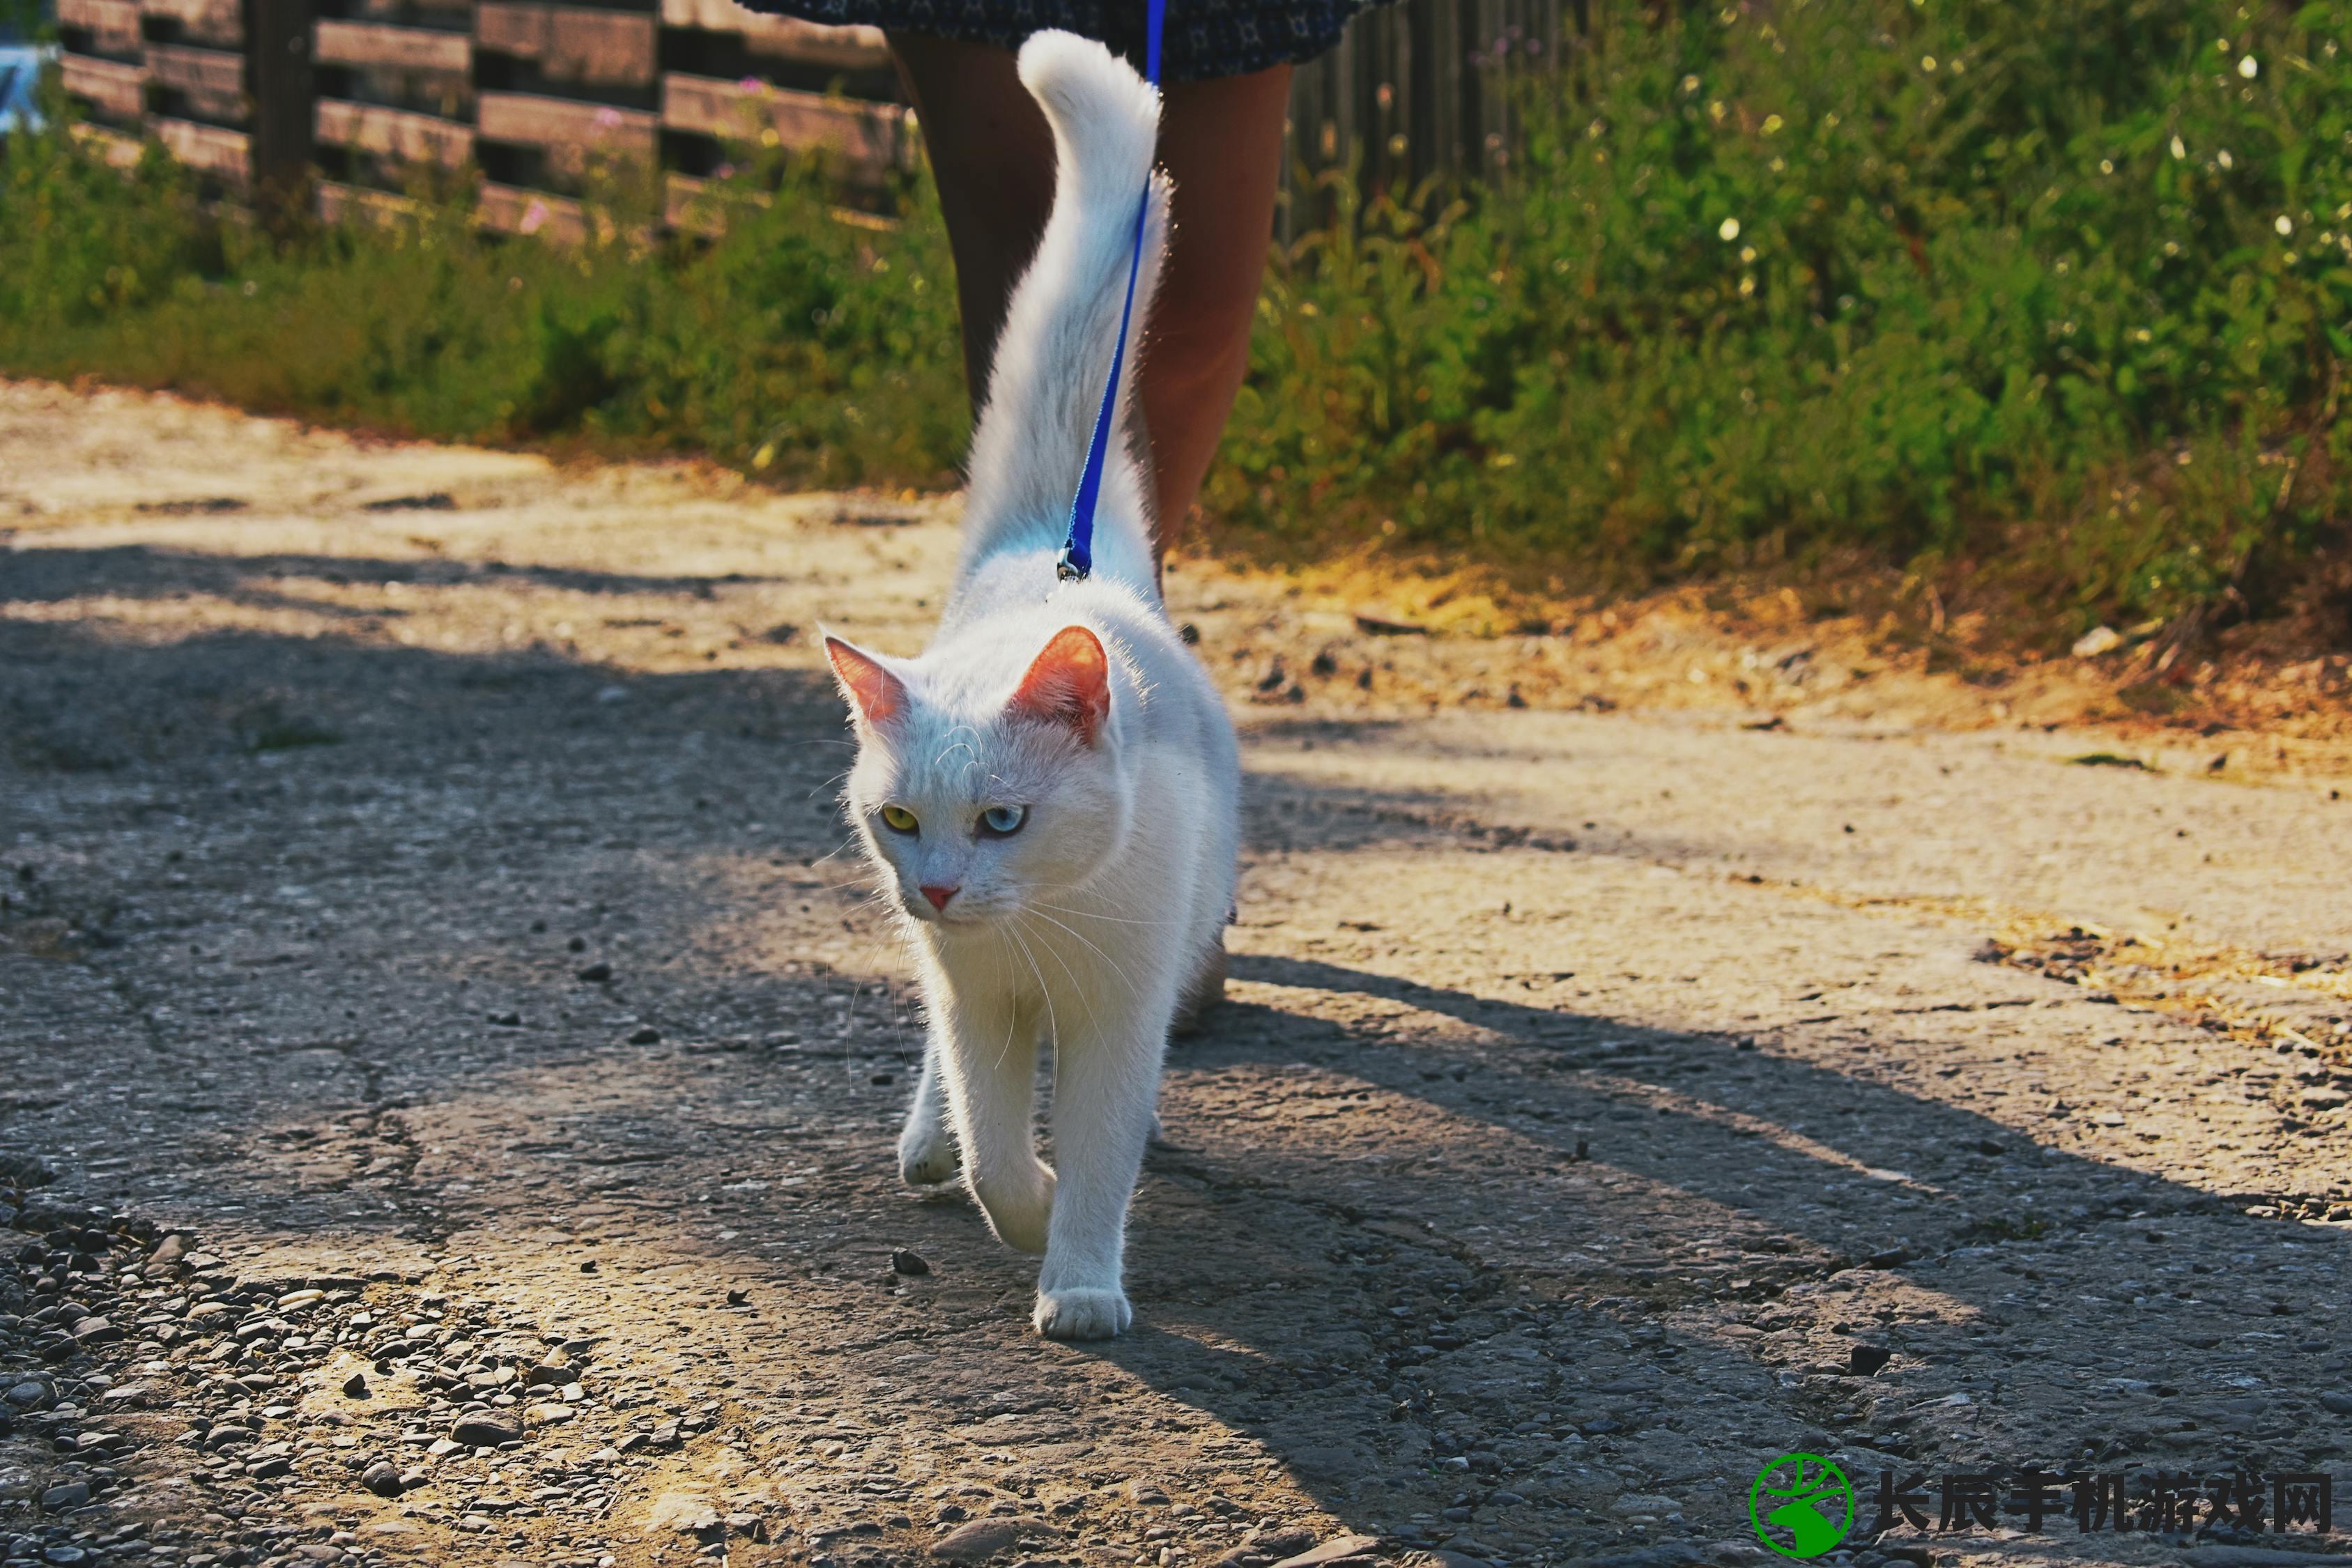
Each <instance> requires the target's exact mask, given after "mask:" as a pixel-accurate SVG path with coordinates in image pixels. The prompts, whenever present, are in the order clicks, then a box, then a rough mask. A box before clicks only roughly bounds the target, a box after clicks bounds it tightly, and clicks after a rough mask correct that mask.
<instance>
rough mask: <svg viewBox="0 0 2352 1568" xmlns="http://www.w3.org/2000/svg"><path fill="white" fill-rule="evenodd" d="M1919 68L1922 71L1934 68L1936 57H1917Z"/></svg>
mask: <svg viewBox="0 0 2352 1568" xmlns="http://www.w3.org/2000/svg"><path fill="white" fill-rule="evenodd" d="M1919 68H1920V69H1921V70H1923V71H1932V70H1934V69H1935V68H1936V57H1935V56H1933V55H1921V56H1920V57H1919Z"/></svg>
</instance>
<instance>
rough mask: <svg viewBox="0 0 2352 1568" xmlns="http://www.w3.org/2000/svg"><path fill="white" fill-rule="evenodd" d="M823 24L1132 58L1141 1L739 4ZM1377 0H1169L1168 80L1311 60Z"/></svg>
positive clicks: (774, 0) (763, 0)
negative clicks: (1065, 40) (1070, 43)
mask: <svg viewBox="0 0 2352 1568" xmlns="http://www.w3.org/2000/svg"><path fill="white" fill-rule="evenodd" d="M745 3H746V4H748V5H750V6H751V9H752V10H755V11H771V12H777V13H781V14H782V15H784V16H798V17H800V18H802V19H803V20H804V21H810V22H821V23H824V24H825V25H826V26H836V27H838V26H852V25H854V24H860V23H862V24H864V25H866V26H873V27H889V28H895V29H898V30H900V31H904V32H908V33H928V34H930V35H931V36H933V37H942V38H961V39H964V40H965V41H967V42H970V43H978V44H1000V45H1003V47H1006V48H1017V47H1020V44H1021V41H1022V40H1023V39H1024V38H1026V37H1028V36H1029V35H1030V34H1032V33H1034V32H1038V31H1041V30H1043V29H1045V28H1047V27H1059V28H1062V29H1063V30H1065V31H1066V32H1072V33H1083V34H1084V35H1086V36H1087V37H1090V38H1099V39H1101V40H1102V41H1103V42H1104V43H1106V44H1108V45H1109V46H1110V47H1112V48H1114V49H1117V50H1118V51H1119V52H1120V53H1121V54H1124V55H1126V56H1128V57H1129V58H1131V59H1133V60H1136V61H1138V62H1140V61H1141V60H1142V58H1143V0H745ZM1372 3H1376V0H1168V32H1167V36H1166V38H1165V40H1164V43H1165V47H1166V51H1167V58H1166V59H1165V60H1164V61H1163V66H1164V70H1163V73H1162V74H1163V75H1165V76H1166V78H1167V79H1169V80H1170V81H1195V80H1198V79H1201V78H1202V77H1213V76H1241V75H1244V74H1245V73H1247V72H1249V71H1255V70H1264V69H1265V68H1266V67H1268V66H1277V65H1295V64H1297V63H1299V62H1300V61H1303V60H1310V59H1313V58H1315V57H1316V56H1317V55H1319V54H1321V53H1322V52H1323V51H1324V50H1326V49H1328V48H1329V47H1331V46H1332V45H1333V44H1335V43H1338V42H1339V32H1340V29H1341V28H1343V27H1345V26H1347V25H1348V18H1349V17H1350V16H1354V15H1355V14H1356V13H1357V12H1358V11H1360V10H1362V9H1363V8H1364V6H1365V5H1367V4H1372Z"/></svg>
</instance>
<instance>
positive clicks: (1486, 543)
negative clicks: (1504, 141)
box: [1214, 0, 2352, 625]
mask: <svg viewBox="0 0 2352 1568" xmlns="http://www.w3.org/2000/svg"><path fill="white" fill-rule="evenodd" d="M1771 14H1772V19H1771V20H1770V21H1769V22H1767V21H1764V20H1761V19H1759V16H1757V15H1755V14H1753V13H1748V12H1743V11H1741V10H1738V9H1736V8H1727V9H1725V10H1723V11H1721V12H1720V13H1716V12H1713V11H1709V12H1706V13H1703V14H1702V19H1695V20H1692V21H1690V22H1688V23H1687V24H1681V25H1674V26H1667V27H1664V28H1662V29H1660V30H1657V31H1654V32H1652V31H1642V30H1634V31H1630V32H1625V33H1620V34H1616V35H1612V36H1611V37H1607V38H1605V39H1603V40H1601V41H1600V42H1599V45H1598V47H1592V48H1591V49H1588V50H1584V51H1581V52H1580V54H1579V56H1578V58H1576V59H1575V60H1574V61H1573V62H1572V64H1571V65H1570V68H1569V70H1568V71H1567V73H1566V78H1565V81H1564V83H1563V84H1562V85H1563V88H1564V90H1557V91H1553V92H1551V93H1549V95H1548V97H1547V98H1546V100H1543V101H1540V102H1538V103H1534V104H1531V105H1529V106H1528V109H1529V110H1530V118H1531V120H1532V122H1533V127H1534V129H1533V133H1532V136H1531V139H1530V142H1529V144H1528V146H1527V148H1526V149H1525V151H1524V153H1522V154H1521V155H1520V156H1518V157H1517V159H1516V160H1515V166H1514V167H1513V168H1512V169H1511V170H1510V171H1508V173H1507V175H1506V176H1505V177H1504V178H1502V179H1501V180H1500V181H1499V182H1498V183H1497V184H1496V186H1495V187H1494V188H1493V189H1491V190H1490V191H1489V192H1487V193H1486V194H1485V195H1483V196H1480V197H1478V198H1477V199H1476V201H1475V205H1455V206H1454V207H1452V208H1450V209H1448V210H1446V211H1444V212H1443V213H1441V214H1439V215H1438V216H1435V217H1434V218H1433V219H1425V218H1424V216H1423V214H1424V213H1425V212H1426V210H1427V208H1426V205H1425V204H1416V203H1412V202H1403V203H1397V202H1386V201H1384V202H1381V203H1377V204H1374V205H1373V206H1372V207H1371V209H1370V211H1368V212H1365V213H1363V214H1361V215H1350V214H1349V212H1348V208H1349V206H1350V205H1351V203H1352V199H1353V198H1352V196H1351V195H1350V194H1349V192H1348V191H1347V190H1346V188H1345V186H1344V184H1339V183H1337V182H1327V184H1338V188H1337V189H1336V191H1334V192H1333V198H1334V199H1335V200H1336V202H1337V204H1338V206H1339V209H1340V213H1341V216H1343V217H1346V216H1360V219H1361V227H1362V230H1363V233H1362V237H1360V238H1357V237H1351V236H1350V235H1349V233H1348V231H1347V229H1346V228H1345V226H1342V227H1341V228H1339V229H1338V230H1335V231H1331V232H1321V233H1317V234H1313V235H1311V236H1309V237H1308V238H1307V240H1306V241H1305V242H1304V243H1303V244H1301V245H1300V246H1298V247H1297V248H1296V249H1295V251H1294V252H1293V253H1292V254H1290V255H1289V256H1288V257H1286V258H1283V259H1282V260H1281V262H1280V263H1279V264H1278V266H1277V268H1276V276H1275V278H1274V280H1273V281H1272V283H1271V284H1270V285H1269V287H1268V289H1267V290H1266V294H1265V310H1264V315H1263V319H1262V321H1261V331H1259V333H1258V336H1257V339H1256V344H1255V357H1254V364H1253V374H1252V376H1251V380H1250V384H1249V386H1248V388H1247V389H1246V390H1245V391H1244V410H1243V416H1242V417H1240V418H1237V419H1236V420H1235V421H1234V435H1233V437H1232V438H1231V440H1230V442H1229V444H1228V448H1227V456H1228V458H1229V459H1230V462H1229V464H1228V465H1227V467H1226V468H1225V470H1224V472H1223V475H1222V476H1221V478H1220V479H1219V480H1218V482H1217V488H1216V489H1215V491H1214V499H1215V500H1216V501H1217V502H1218V503H1219V504H1220V505H1221V507H1222V509H1223V510H1225V511H1226V512H1227V513H1228V514H1229V515H1232V516H1235V517H1239V518H1243V519H1245V520H1250V521H1255V523H1256V524H1257V525H1258V526H1259V527H1261V528H1263V529H1265V530H1266V531H1269V532H1270V533H1272V534H1274V535H1276V536H1277V537H1279V536H1286V535H1294V534H1297V533H1298V532H1299V531H1307V532H1309V533H1320V534H1325V535H1332V534H1336V535H1339V536H1349V535H1357V536H1360V535H1361V534H1362V533H1363V531H1365V530H1367V529H1371V528H1377V529H1380V530H1381V531H1385V532H1387V533H1389V534H1391V535H1393V536H1395V537H1396V538H1397V539H1398V540H1399V541H1400V542H1402V543H1404V544H1406V545H1408V546H1417V547H1421V548H1423V549H1424V550H1426V551H1430V552H1453V551H1456V550H1459V549H1461V548H1463V547H1464V546H1465V545H1471V544H1475V545H1478V546H1480V547H1481V553H1486V554H1494V553H1496V552H1500V553H1501V554H1503V555H1505V556H1506V557H1508V558H1516V559H1517V560H1518V561H1520V562H1522V563H1528V564H1531V565H1534V566H1538V567H1542V568H1545V569H1548V570H1550V571H1552V572H1555V573H1559V572H1562V571H1572V573H1573V574H1574V575H1576V576H1578V577H1580V578H1581V579H1583V580H1586V581H1591V580H1592V579H1593V578H1595V577H1596V576H1598V577H1599V578H1600V579H1601V580H1602V581H1613V582H1615V583H1618V584H1631V583H1640V582H1647V581H1651V580H1654V579H1655V578H1657V577H1659V576H1661V575H1665V574H1684V573H1689V572H1693V571H1700V572H1705V571H1713V570H1720V569H1723V568H1726V567H1737V566H1741V565H1748V564H1754V563H1759V562H1766V561H1770V560H1772V559H1775V558H1777V557H1780V556H1785V555H1788V554H1791V553H1798V552H1819V551H1821V550H1822V549H1823V548H1825V547H1834V548H1840V549H1852V548H1854V547H1860V548H1863V549H1865V550H1867V551H1869V552H1872V553H1873V554H1874V555H1877V556H1880V557H1882V558H1891V559H1894V560H1896V561H1916V560H1917V559H1918V558H1920V557H1921V556H1922V555H1926V556H1928V557H1930V558H1932V559H1940V560H1942V561H1944V562H1945V563H1948V564H1951V563H1960V562H1964V561H1969V560H1976V561H1979V562H1985V563H1991V564H1992V565H1994V566H1995V567H1997V568H2000V569H2003V570H2012V571H2017V572H2021V573H2023V574H2026V575H2027V576H2028V577H2030V578H2032V579H2033V580H2035V581H2038V582H2041V583H2052V582H2054V583H2055V584H2057V585H2058V587H2059V589H2060V590H2061V591H2062V592H2063V594H2064V595H2067V597H2066V599H2065V600H2064V601H2063V602H2060V603H2058V604H2056V605H2054V606H2053V607H2054V612H2055V613H2054V614H2053V617H2052V619H2053V622H2055V623H2058V624H2062V625H2063V624H2064V623H2066V622H2069V621H2079V620H2081V619H2084V618H2087V617H2089V616H2094V615H2108V616H2112V615H2125V616H2138V615H2140V614H2169V613H2172V612H2175V611H2177V610H2179V609H2180V608H2182V607H2184V606H2186V605H2193V604H2199V603H2202V602H2205V601H2207V600H2210V598H2212V597H2213V596H2215V595H2220V594H2222V593H2224V592H2225V591H2228V590H2229V589H2231V587H2232V586H2233V584H2234V585H2236V586H2239V587H2246V586H2249V583H2248V578H2249V571H2250V568H2253V567H2258V566H2260V565H2261V564H2263V562H2264V561H2265V559H2267V560H2268V561H2270V562H2272V563H2277V562H2280V561H2284V560H2290V559H2293V558H2294V557H2295V556H2296V555H2297V554H2298V553H2299V552H2305V551H2307V550H2308V549H2309V548H2310V546H2311V545H2312V543H2313V542H2314V538H2315V531H2317V530H2319V529H2320V528H2322V527H2323V526H2324V525H2325V523H2326V521H2329V520H2330V519H2332V518H2333V516H2334V515H2335V513H2336V508H2337V507H2338V505H2339V503H2340V501H2341V499H2342V480H2341V478H2340V476H2341V474H2342V472H2343V464H2342V458H2343V457H2344V455H2345V454H2344V449H2343V441H2342V437H2339V436H2336V434H2335V432H2334V429H2333V418H2332V416H2333V413H2334V409H2335V401H2336V383H2337V377H2338V374H2339V373H2338V368H2337V367H2338V364H2339V363H2340V362H2341V361H2342V360H2344V359H2346V358H2347V357H2352V335H2347V319H2352V318H2347V307H2352V268H2347V257H2352V61H2347V58H2346V54H2345V50H2346V48H2347V47H2352V26H2347V25H2348V24H2352V5H2345V4H2342V3H2340V0H2322V3H2319V4H2315V5H2307V6H2305V8H2304V9H2303V10H2302V11H2301V12H2299V13H2297V14H2295V15H2294V16H2284V15H2280V14H2274V13H2269V12H2264V13H2263V14H2260V15H2257V14H2256V13H2255V12H2254V11H2252V10H2251V9H2249V8H2244V7H2240V6H2235V5H2210V4H2187V5H2184V4H2180V3H2179V0H2083V3H2081V4H2077V5H2070V6H2067V7H2065V8H2063V12H2053V11H2052V10H2050V9H2049V8H2048V7H2037V6H2025V5H2014V4H2010V3H2007V0H1921V3H1919V4H1910V3H1904V4H1888V3H1879V4H1867V5H1864V4H1852V3H1849V0H1790V4H1787V5H1780V6H1776V7H1773V8H1771ZM2331 442H2332V443H2333V448H2332V450H2330V449H2328V446H2329V443H2331Z"/></svg>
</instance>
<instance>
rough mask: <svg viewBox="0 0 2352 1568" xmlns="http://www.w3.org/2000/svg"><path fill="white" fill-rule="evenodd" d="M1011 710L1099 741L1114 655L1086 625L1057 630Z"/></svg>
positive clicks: (1024, 679)
mask: <svg viewBox="0 0 2352 1568" xmlns="http://www.w3.org/2000/svg"><path fill="white" fill-rule="evenodd" d="M1010 711H1011V712H1012V713H1013V714H1014V715H1016V716H1018V717H1020V718H1024V719H1034V720H1036V721H1039V722H1041V723H1045V724H1053V725H1055V726H1058V727H1059V728H1062V729H1065V730H1067V731H1070V733H1072V734H1074V735H1076V737H1077V738H1078V740H1079V741H1080V742H1083V743H1084V744H1086V745H1089V746H1091V745H1093V744H1094V743H1095V736H1096V735H1097V734H1098V733H1099V732H1100V731H1101V730H1102V725H1103V721H1104V720H1105V719H1107V718H1108V717H1109V716H1110V659H1109V658H1108V656H1107V655H1106V654H1105V653H1104V652H1103V645H1102V640H1101V639H1100V638H1099V637H1096V636H1095V634H1094V633H1092V632H1090V631H1088V630H1087V628H1086V627H1084V626H1064V627H1063V628H1062V629H1061V630H1060V631H1058V632H1055V634H1054V640H1053V641H1051V642H1049V643H1047V644H1046V645H1045V652H1043V653H1041V654H1039V655H1038V656H1037V658H1036V659H1035V661H1034V663H1032V664H1031V665H1030V666H1029V673H1028V674H1026V675H1024V676H1023V677H1022V678H1021V689H1019V690H1017V691H1015V692H1014V693H1013V702H1012V705H1011V708H1010Z"/></svg>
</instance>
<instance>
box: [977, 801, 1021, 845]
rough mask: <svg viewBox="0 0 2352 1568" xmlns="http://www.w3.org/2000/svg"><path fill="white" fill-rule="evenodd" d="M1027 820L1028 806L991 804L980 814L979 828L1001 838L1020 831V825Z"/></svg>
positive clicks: (989, 834)
mask: <svg viewBox="0 0 2352 1568" xmlns="http://www.w3.org/2000/svg"><path fill="white" fill-rule="evenodd" d="M1028 820H1029V808H1028V807H1027V806H1025V805H992V806H990V807H989V808H988V809H987V810H986V811H983V812H982V813H981V814H980V830H981V832H982V833H984V834H986V835H988V836H989V837H992V838H1003V837H1006V836H1008V835H1010V834H1014V833H1018V832H1020V831H1021V825H1022V824H1023V823H1024V822H1026V821H1028Z"/></svg>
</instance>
